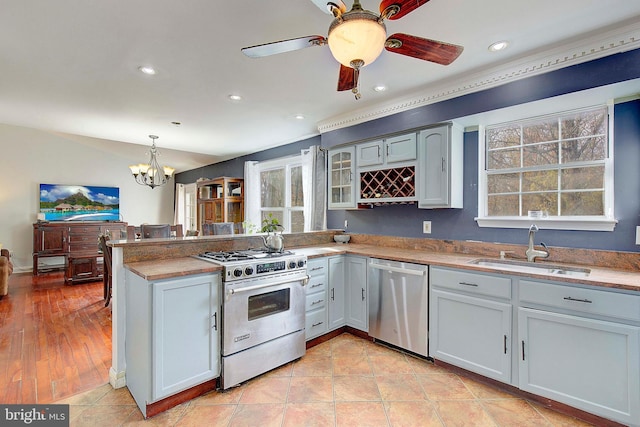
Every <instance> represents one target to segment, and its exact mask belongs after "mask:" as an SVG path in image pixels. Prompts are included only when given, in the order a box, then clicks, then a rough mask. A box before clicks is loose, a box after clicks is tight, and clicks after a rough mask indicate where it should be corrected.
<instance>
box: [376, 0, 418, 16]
mask: <svg viewBox="0 0 640 427" xmlns="http://www.w3.org/2000/svg"><path fill="white" fill-rule="evenodd" d="M428 1H429V0H382V1H381V2H380V14H382V13H383V12H384V10H385V9H386V8H388V7H389V6H394V5H397V6H398V7H399V8H400V10H398V12H396V13H395V14H393V15H391V16H389V17H388V18H387V19H390V20H392V21H393V20H394V19H400V18H402V17H403V16H404V15H406V14H407V13H409V12H413V11H414V10H416V9H417V8H419V7H420V6H423V5H424V4H425V3H427V2H428Z"/></svg>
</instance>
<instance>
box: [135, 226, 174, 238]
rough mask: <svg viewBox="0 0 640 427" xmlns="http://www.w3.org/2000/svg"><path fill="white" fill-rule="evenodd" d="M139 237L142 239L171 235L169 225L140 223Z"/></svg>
mask: <svg viewBox="0 0 640 427" xmlns="http://www.w3.org/2000/svg"><path fill="white" fill-rule="evenodd" d="M181 234H182V233H181ZM140 237H141V238H142V239H158V238H163V237H164V238H167V237H171V226H170V225H169V224H142V225H141V226H140Z"/></svg>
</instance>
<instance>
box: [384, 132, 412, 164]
mask: <svg viewBox="0 0 640 427" xmlns="http://www.w3.org/2000/svg"><path fill="white" fill-rule="evenodd" d="M384 145H385V162H386V163H396V162H406V161H409V160H415V159H416V158H417V153H416V134H415V133H410V134H408V135H400V136H394V137H393V138H387V139H386V140H385V144H384Z"/></svg>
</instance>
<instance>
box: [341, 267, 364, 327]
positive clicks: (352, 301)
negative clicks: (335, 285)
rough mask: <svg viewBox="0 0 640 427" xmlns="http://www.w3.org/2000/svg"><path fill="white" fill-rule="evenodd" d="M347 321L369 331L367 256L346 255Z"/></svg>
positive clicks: (348, 323)
mask: <svg viewBox="0 0 640 427" xmlns="http://www.w3.org/2000/svg"><path fill="white" fill-rule="evenodd" d="M345 260H346V263H347V264H346V272H345V278H346V286H345V287H346V303H347V304H346V322H347V325H349V326H352V327H354V328H356V329H359V330H361V331H364V332H368V331H369V315H368V304H369V303H368V300H367V258H365V257H361V256H353V255H346V256H345Z"/></svg>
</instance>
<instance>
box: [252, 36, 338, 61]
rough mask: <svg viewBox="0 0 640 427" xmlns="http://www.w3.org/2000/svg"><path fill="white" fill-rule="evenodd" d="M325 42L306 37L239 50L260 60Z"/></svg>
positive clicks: (313, 37)
mask: <svg viewBox="0 0 640 427" xmlns="http://www.w3.org/2000/svg"><path fill="white" fill-rule="evenodd" d="M326 42H327V39H326V38H325V37H324V36H306V37H299V38H297V39H289V40H280V41H277V42H272V43H265V44H259V45H256V46H249V47H243V48H242V49H240V50H241V51H242V53H244V54H245V55H247V56H248V57H250V58H262V57H263V56H269V55H275V54H277V53H284V52H291V51H292V50H300V49H304V48H307V47H311V46H321V45H323V44H326Z"/></svg>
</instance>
